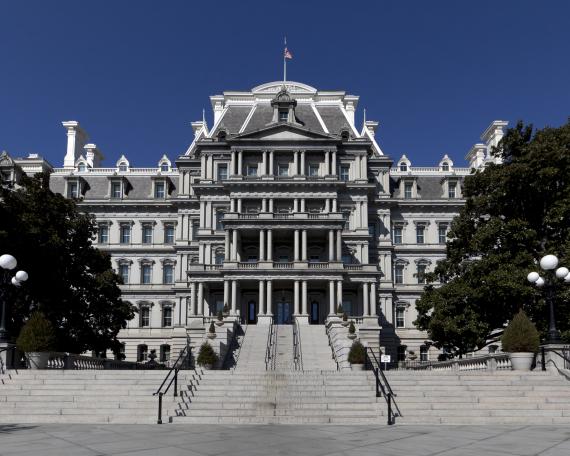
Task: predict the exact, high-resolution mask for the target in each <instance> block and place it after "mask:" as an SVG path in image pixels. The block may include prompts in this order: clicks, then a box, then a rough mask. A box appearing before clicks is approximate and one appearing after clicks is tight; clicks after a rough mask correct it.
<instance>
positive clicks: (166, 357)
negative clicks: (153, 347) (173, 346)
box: [160, 345, 170, 363]
mask: <svg viewBox="0 0 570 456" xmlns="http://www.w3.org/2000/svg"><path fill="white" fill-rule="evenodd" d="M168 361H170V345H161V346H160V362H161V363H166V362H168Z"/></svg>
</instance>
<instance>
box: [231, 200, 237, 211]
mask: <svg viewBox="0 0 570 456" xmlns="http://www.w3.org/2000/svg"><path fill="white" fill-rule="evenodd" d="M235 211H236V200H235V198H230V212H235Z"/></svg>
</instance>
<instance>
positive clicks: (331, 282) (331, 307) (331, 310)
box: [329, 280, 335, 317]
mask: <svg viewBox="0 0 570 456" xmlns="http://www.w3.org/2000/svg"><path fill="white" fill-rule="evenodd" d="M334 314H335V311H334V280H329V317H332V316H333V315H334Z"/></svg>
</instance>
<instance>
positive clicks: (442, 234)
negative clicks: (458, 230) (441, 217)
mask: <svg viewBox="0 0 570 456" xmlns="http://www.w3.org/2000/svg"><path fill="white" fill-rule="evenodd" d="M438 238H439V243H440V244H445V243H446V242H447V225H446V224H445V223H440V225H439V228H438Z"/></svg>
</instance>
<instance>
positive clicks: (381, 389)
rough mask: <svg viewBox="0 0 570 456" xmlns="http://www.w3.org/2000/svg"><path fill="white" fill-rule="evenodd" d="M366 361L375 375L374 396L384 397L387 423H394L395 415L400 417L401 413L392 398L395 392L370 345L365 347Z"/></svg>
mask: <svg viewBox="0 0 570 456" xmlns="http://www.w3.org/2000/svg"><path fill="white" fill-rule="evenodd" d="M372 360H374V362H372ZM366 361H367V364H369V365H370V367H371V368H372V371H373V372H374V377H376V397H384V399H385V400H386V404H387V405H388V425H392V424H395V423H396V417H401V416H403V415H402V412H401V411H400V408H399V407H398V404H396V400H395V399H394V397H396V394H394V391H392V387H391V386H390V383H389V382H388V379H387V378H386V376H385V375H384V372H383V371H382V367H381V366H380V363H379V362H378V358H377V357H376V354H375V353H374V351H373V350H372V348H371V347H366ZM392 406H393V407H394V408H395V409H396V411H395V412H394V410H393V409H392Z"/></svg>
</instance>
